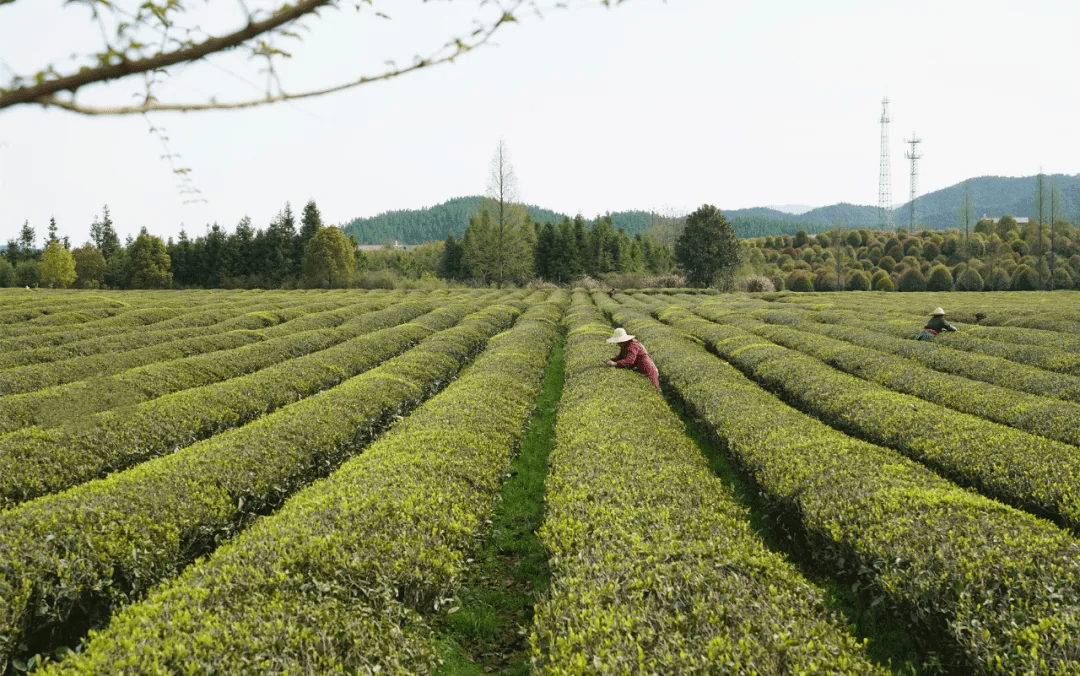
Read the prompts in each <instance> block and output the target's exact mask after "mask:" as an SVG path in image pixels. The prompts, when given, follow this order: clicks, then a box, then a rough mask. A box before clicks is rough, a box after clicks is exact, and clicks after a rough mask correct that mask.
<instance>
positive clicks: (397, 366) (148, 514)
mask: <svg viewBox="0 0 1080 676" xmlns="http://www.w3.org/2000/svg"><path fill="white" fill-rule="evenodd" d="M510 302H513V301H508V302H507V303H504V304H502V305H495V306H490V307H487V308H486V309H484V310H481V311H480V312H477V313H474V314H472V315H469V316H468V317H466V318H465V319H464V320H463V321H462V322H461V324H459V325H458V326H455V327H454V328H451V329H448V330H446V331H441V332H438V333H435V334H433V335H431V336H430V337H428V338H426V339H425V340H423V341H422V342H420V344H419V345H417V346H416V347H414V348H412V349H411V350H409V351H408V352H405V353H404V354H402V355H400V356H398V357H395V358H393V359H391V360H389V361H387V362H385V363H383V364H382V365H380V366H379V367H377V368H374V369H371V370H370V371H366V372H365V373H362V374H360V375H358V376H356V377H354V378H351V379H349V380H346V381H344V382H343V383H341V384H340V385H338V386H337V387H334V388H332V389H329V390H324V391H323V392H320V393H319V394H316V395H314V396H311V397H308V398H307V399H304V400H302V401H300V402H298V403H296V404H292V405H290V406H285V407H284V408H281V409H279V410H278V411H276V412H274V413H271V414H270V415H267V416H264V417H262V418H260V419H258V420H257V421H255V422H253V423H250V424H248V425H245V426H243V427H240V428H237V429H234V430H230V431H228V432H225V433H224V434H220V435H217V436H215V437H213V438H211V439H207V440H205V441H202V442H199V443H196V444H194V445H192V446H188V447H187V448H184V449H182V450H180V451H177V452H176V453H173V454H171V455H167V456H164V457H161V458H156V459H154V460H151V461H149V462H145V463H143V464H141V465H138V466H136V467H134V468H132V469H129V470H127V471H124V472H117V473H115V474H112V475H110V476H109V477H108V478H106V479H103V480H98V481H91V482H89V483H86V484H82V485H80V486H77V487H75V488H72V489H70V490H68V491H65V492H63V493H58V494H54V495H49V496H45V497H42V498H39V499H37V500H32V501H30V502H27V503H23V504H22V505H19V506H17V507H14V508H12V509H9V510H7V511H5V512H0V636H4V637H5V642H4V643H3V644H0V668H2V667H3V664H2V663H3V661H4V660H5V659H6V657H7V655H8V654H9V653H10V651H12V650H14V649H15V648H16V646H17V644H18V642H19V640H20V637H21V636H22V635H23V634H24V633H25V632H28V631H32V630H34V629H35V628H38V627H41V626H43V625H44V624H47V623H51V622H61V623H62V622H64V621H65V619H66V618H67V617H68V616H69V614H70V613H71V612H72V609H73V608H74V607H79V606H82V607H84V608H89V609H91V610H94V609H95V606H96V607H97V609H98V610H100V609H102V608H103V609H104V610H106V611H107V610H108V609H109V608H110V607H112V606H116V605H119V604H122V603H124V602H125V601H126V600H127V599H128V598H130V597H131V596H138V595H139V594H141V593H143V592H145V591H146V590H147V589H149V588H150V587H152V586H153V585H154V584H156V583H157V582H158V581H160V580H162V579H163V578H166V577H168V576H170V575H172V574H173V573H175V572H176V571H177V570H178V569H179V568H180V567H182V566H184V565H186V564H187V563H190V561H191V560H192V559H193V558H194V557H195V556H196V555H198V554H200V553H202V552H203V551H205V550H206V549H207V548H211V547H212V546H213V543H214V542H215V540H216V539H217V538H220V537H224V536H227V535H229V534H230V533H231V532H232V531H233V530H234V529H236V528H238V527H240V526H241V525H242V524H243V523H244V521H245V520H246V519H248V518H249V517H250V516H251V515H252V514H257V513H260V512H264V511H267V510H269V509H270V508H271V507H272V506H273V505H276V504H277V503H279V502H280V501H281V500H282V499H283V498H284V497H285V496H287V495H289V494H290V493H292V492H293V491H295V490H296V489H298V488H300V487H302V486H304V485H305V484H307V483H309V482H310V481H311V480H312V479H313V478H315V477H317V476H320V475H323V474H325V473H327V472H328V471H330V470H331V469H333V468H334V467H336V466H337V465H338V464H339V463H340V462H341V461H343V460H344V459H346V458H348V457H349V456H351V455H353V454H354V453H356V452H357V451H359V450H360V448H361V447H363V446H364V445H365V444H366V443H367V442H369V441H370V440H371V439H372V438H373V436H374V435H376V434H378V432H379V431H380V430H382V429H383V428H384V427H385V425H386V424H387V423H389V422H390V421H391V420H393V419H394V418H395V417H397V416H401V415H403V414H404V413H406V412H407V411H409V410H411V409H412V408H413V407H414V406H415V405H417V404H418V403H419V402H420V401H422V400H423V399H425V398H426V397H427V396H428V395H429V394H431V392H433V391H434V390H436V389H439V388H440V387H442V386H443V385H445V384H446V383H447V382H448V381H449V380H450V379H452V378H453V377H454V375H455V374H456V373H457V371H458V369H459V368H460V367H461V366H462V365H463V364H464V363H465V362H466V361H467V360H468V359H471V358H472V356H473V355H475V354H476V352H477V351H479V350H480V349H482V348H483V346H484V345H485V344H486V342H487V341H488V339H489V338H491V336H493V335H495V334H496V333H498V332H499V331H501V330H502V329H504V328H505V327H507V326H508V325H509V324H510V323H512V322H513V320H514V319H515V318H516V317H517V315H518V314H519V313H520V310H519V308H518V307H516V306H514V305H511V304H510ZM518 304H520V302H518ZM296 535H297V537H300V538H306V537H307V534H306V533H297V534H296ZM350 535H351V536H352V537H356V538H362V537H363V536H364V534H363V531H362V530H361V531H355V532H352V533H350ZM243 603H246V601H244V602H242V603H241V605H243Z"/></svg>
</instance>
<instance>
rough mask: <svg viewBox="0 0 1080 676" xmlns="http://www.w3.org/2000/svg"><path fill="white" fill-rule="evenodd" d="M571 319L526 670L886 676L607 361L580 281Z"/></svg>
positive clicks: (669, 417)
mask: <svg viewBox="0 0 1080 676" xmlns="http://www.w3.org/2000/svg"><path fill="white" fill-rule="evenodd" d="M567 324H568V327H569V335H568V337H567V347H566V379H567V382H566V388H565V390H564V393H563V398H562V401H561V403H560V406H559V414H558V420H557V423H556V439H555V447H554V449H553V450H552V454H551V456H550V462H551V473H550V475H549V477H548V480H547V498H546V503H547V517H546V521H545V523H544V525H543V527H542V528H541V529H540V531H539V533H538V535H539V537H540V539H541V541H542V543H543V544H544V546H545V547H546V548H547V550H548V552H549V554H550V558H549V563H550V566H551V570H552V584H551V591H550V594H549V595H548V597H547V598H546V599H544V600H543V601H542V602H541V603H540V604H538V605H537V607H536V616H535V621H534V625H533V628H532V631H531V634H530V644H531V647H532V663H533V671H534V673H542V674H553V675H554V674H624V673H625V674H629V673H640V674H676V673H744V674H749V673H762V674H780V673H829V674H867V673H885V671H884V670H883V669H880V668H877V667H875V666H874V665H872V664H870V663H869V662H867V660H866V659H865V656H864V654H863V650H862V648H861V646H860V645H859V644H858V643H857V642H856V641H855V639H853V638H852V637H851V636H850V635H849V634H847V633H846V631H845V630H844V629H843V628H841V627H840V626H839V625H838V624H837V623H836V621H835V620H836V618H835V617H832V616H830V614H829V612H828V611H826V610H825V606H826V603H825V599H824V594H823V593H822V592H821V590H820V589H817V588H816V587H814V586H813V585H811V584H810V583H808V582H807V581H806V580H805V579H804V578H802V576H801V575H799V573H797V572H796V571H795V569H794V568H793V566H791V564H789V563H787V562H786V561H784V560H783V559H782V558H781V557H780V556H778V555H777V554H775V553H772V552H770V551H769V550H768V549H766V547H765V546H764V544H763V543H762V542H761V540H760V539H758V537H757V536H756V535H755V534H754V533H753V531H752V530H751V529H750V526H749V521H748V515H747V513H746V510H745V509H744V508H742V507H740V506H738V505H737V504H736V503H735V501H734V500H733V499H732V498H731V497H730V496H729V495H728V493H727V490H726V488H725V486H724V484H723V483H722V482H721V481H720V480H719V479H717V478H716V477H715V476H714V475H713V474H712V473H711V471H710V470H709V467H708V464H707V463H706V461H705V459H704V458H703V457H702V455H701V453H700V451H699V450H698V449H697V447H696V446H695V445H694V443H693V442H692V441H691V440H690V439H689V438H688V437H687V436H686V433H685V431H684V429H683V425H682V422H681V421H680V420H679V418H678V416H676V415H675V413H674V412H672V411H671V409H670V408H668V406H667V404H666V402H665V401H664V399H663V397H662V396H661V395H660V394H659V393H658V392H656V390H655V389H654V388H653V387H652V385H651V384H650V383H649V382H648V380H646V379H645V378H643V377H642V376H641V375H640V374H637V373H631V372H629V371H626V370H623V369H610V368H604V367H603V365H602V364H601V361H602V360H603V359H604V358H605V357H610V356H611V354H612V352H613V349H612V347H611V346H610V345H607V344H605V342H604V339H605V338H607V337H608V336H610V335H611V326H610V325H609V324H608V322H607V321H606V320H605V319H604V317H603V315H602V314H601V313H600V311H599V310H598V309H597V308H596V306H595V305H594V304H593V302H592V300H590V299H589V297H588V296H587V295H586V294H585V293H584V292H580V291H579V292H576V293H575V297H574V306H573V307H572V309H571V311H570V313H569V314H568V316H567Z"/></svg>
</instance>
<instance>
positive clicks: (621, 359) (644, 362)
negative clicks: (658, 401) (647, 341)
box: [613, 338, 660, 390]
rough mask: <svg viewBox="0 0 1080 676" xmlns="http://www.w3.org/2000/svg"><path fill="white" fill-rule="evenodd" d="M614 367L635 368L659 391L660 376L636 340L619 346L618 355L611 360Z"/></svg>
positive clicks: (642, 346) (643, 348)
mask: <svg viewBox="0 0 1080 676" xmlns="http://www.w3.org/2000/svg"><path fill="white" fill-rule="evenodd" d="M613 360H614V362H615V365H616V366H621V367H623V368H637V370H638V371H641V372H642V373H644V374H645V375H646V376H648V378H649V380H651V381H652V384H653V387H655V388H656V389H658V390H659V389H660V374H658V373H657V372H656V365H655V364H653V361H652V359H650V358H649V353H648V352H646V351H645V346H644V345H642V344H641V343H639V342H638V341H637V340H636V339H634V338H631V339H630V340H628V341H626V342H623V343H620V344H619V354H618V356H617V357H614V358H613Z"/></svg>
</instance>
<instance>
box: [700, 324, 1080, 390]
mask: <svg viewBox="0 0 1080 676" xmlns="http://www.w3.org/2000/svg"><path fill="white" fill-rule="evenodd" d="M701 309H702V311H703V312H704V315H703V316H708V314H709V312H711V311H712V308H711V307H710V306H707V305H706V306H703V307H702V308H701ZM725 311H726V310H725ZM755 316H756V317H757V318H759V319H761V320H763V321H767V322H769V323H788V324H790V323H792V322H793V321H796V318H794V317H792V316H791V314H790V312H787V313H780V314H776V313H773V312H768V311H761V312H758V313H756V314H755ZM807 318H808V319H813V318H814V316H813V315H812V314H811V315H809V316H808V317H807ZM817 318H819V319H826V320H829V321H827V322H825V323H820V322H818V323H815V324H816V325H806V324H800V327H801V328H805V329H806V330H811V331H814V332H816V333H821V334H822V335H826V336H829V337H832V338H838V339H840V340H844V341H846V342H849V343H852V344H854V345H859V346H862V347H869V348H872V349H875V350H879V351H882V352H889V353H892V354H896V355H899V356H901V357H904V358H906V359H910V360H912V361H914V362H916V363H919V364H922V365H923V366H926V367H928V368H931V369H934V370H935V371H943V372H946V373H953V374H956V375H959V376H963V377H965V378H970V379H972V380H981V381H983V382H988V383H992V384H995V385H1000V386H1002V387H1005V388H1008V389H1012V390H1020V391H1021V392H1029V393H1031V394H1038V395H1041V396H1046V397H1054V398H1055V399H1063V400H1065V401H1072V402H1080V377H1078V376H1073V375H1068V374H1066V373H1054V372H1050V371H1046V370H1043V369H1041V368H1036V367H1033V366H1028V365H1026V364H1020V363H1016V362H1013V361H1010V360H1008V359H1005V358H1002V357H995V356H992V355H989V354H979V353H976V352H966V351H964V350H956V349H953V348H951V347H949V340H950V338H952V336H949V335H947V334H943V335H942V336H940V337H941V338H943V339H944V340H942V341H938V339H937V338H935V339H934V341H933V342H921V341H915V340H912V338H914V337H915V335H916V334H918V332H919V329H920V328H921V326H922V323H923V322H925V319H926V318H925V317H921V318H913V319H912V321H911V322H910V323H909V324H908V325H907V328H908V335H907V337H906V338H901V337H897V336H894V335H885V334H882V333H879V332H878V329H879V326H880V325H879V323H875V322H869V321H865V322H860V321H858V320H855V319H853V318H851V317H849V316H847V314H841V313H835V312H834V313H832V314H831V315H825V314H823V315H819V316H818V317H817Z"/></svg>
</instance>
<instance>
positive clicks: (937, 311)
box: [930, 308, 945, 317]
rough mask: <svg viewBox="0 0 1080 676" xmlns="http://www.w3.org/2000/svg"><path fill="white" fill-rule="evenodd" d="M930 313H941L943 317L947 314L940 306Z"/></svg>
mask: <svg viewBox="0 0 1080 676" xmlns="http://www.w3.org/2000/svg"><path fill="white" fill-rule="evenodd" d="M930 314H932V315H941V316H942V317H944V316H945V311H944V310H942V309H941V308H938V309H936V310H934V311H933V312H931V313H930Z"/></svg>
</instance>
